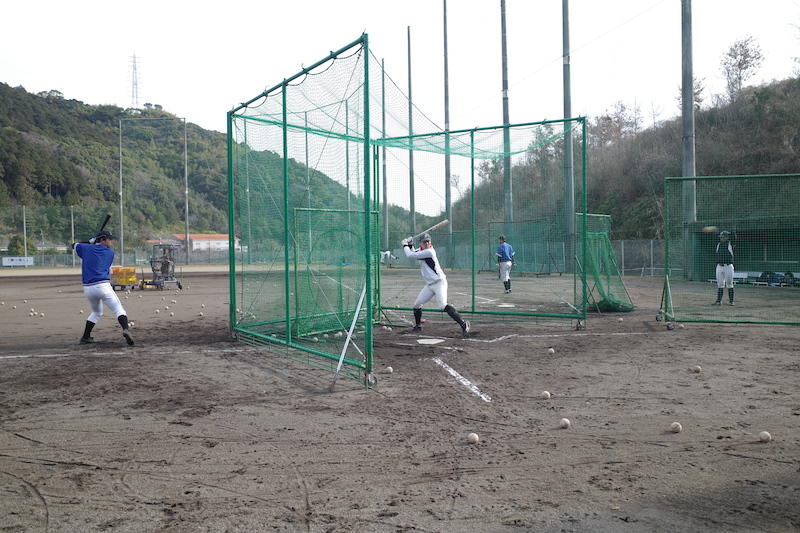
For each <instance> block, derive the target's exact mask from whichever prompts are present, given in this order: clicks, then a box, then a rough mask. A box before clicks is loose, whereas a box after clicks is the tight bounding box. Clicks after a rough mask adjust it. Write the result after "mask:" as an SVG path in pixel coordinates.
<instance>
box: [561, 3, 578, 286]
mask: <svg viewBox="0 0 800 533" xmlns="http://www.w3.org/2000/svg"><path fill="white" fill-rule="evenodd" d="M561 8H562V17H561V18H562V26H563V29H562V33H563V41H564V42H563V45H564V50H563V58H564V118H572V93H571V90H572V89H571V85H572V84H571V81H570V64H569V60H570V58H569V0H562V2H561ZM564 210H565V213H564V222H565V223H566V224H565V225H564V229H565V230H566V231H565V232H564V233H565V234H566V235H565V236H566V242H567V254H566V255H567V257H569V258H570V263H569V265H567V264H566V263H565V268H566V269H567V270H566V272H572V271H573V268H572V266H573V264H574V263H575V261H574V256H575V250H574V247H575V175H574V169H573V160H572V123H571V122H565V123H564Z"/></svg>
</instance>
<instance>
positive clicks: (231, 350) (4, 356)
mask: <svg viewBox="0 0 800 533" xmlns="http://www.w3.org/2000/svg"><path fill="white" fill-rule="evenodd" d="M245 351H249V350H247V349H246V348H245V349H240V348H223V349H222V350H180V351H175V350H170V351H168V352H147V354H146V355H183V354H196V353H198V352H199V353H217V352H245ZM131 353H134V352H133V350H131V351H130V352H127V351H126V352H86V353H80V352H78V353H40V354H22V355H0V360H3V359H32V358H33V359H36V358H47V357H74V356H82V355H126V354H131Z"/></svg>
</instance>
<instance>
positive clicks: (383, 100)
mask: <svg viewBox="0 0 800 533" xmlns="http://www.w3.org/2000/svg"><path fill="white" fill-rule="evenodd" d="M381 137H386V69H385V68H384V63H383V59H381ZM381 152H382V155H383V158H382V160H381V167H382V169H381V170H382V175H383V249H384V250H390V249H391V245H390V244H389V196H388V195H389V193H388V192H387V191H388V189H387V187H386V185H387V184H386V145H383V146H381Z"/></svg>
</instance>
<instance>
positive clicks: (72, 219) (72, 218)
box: [69, 206, 75, 266]
mask: <svg viewBox="0 0 800 533" xmlns="http://www.w3.org/2000/svg"><path fill="white" fill-rule="evenodd" d="M69 224H70V233H69V234H70V242H75V212H74V210H73V206H69ZM71 255H72V266H75V248H74V247H73V248H72V254H71Z"/></svg>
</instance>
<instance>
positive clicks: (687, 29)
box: [681, 0, 697, 279]
mask: <svg viewBox="0 0 800 533" xmlns="http://www.w3.org/2000/svg"><path fill="white" fill-rule="evenodd" d="M681 56H682V61H681V66H682V78H681V83H682V85H681V116H682V122H683V177H694V176H696V169H695V141H694V74H693V70H692V69H693V67H692V0H681ZM696 186H697V182H696V181H694V180H686V181H683V182H682V184H681V187H682V195H683V197H682V203H683V219H684V221H685V222H687V223H689V224H687V225H685V226H684V228H683V242H684V250H685V254H686V257H685V258H684V265H686V270H685V274H684V275H685V276H687V278H688V279H695V272H694V271H695V268H694V250H695V244H696V243H695V242H694V234H693V232H692V231H690V227H689V226H690V223H692V222H695V221H696V220H697V200H696Z"/></svg>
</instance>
